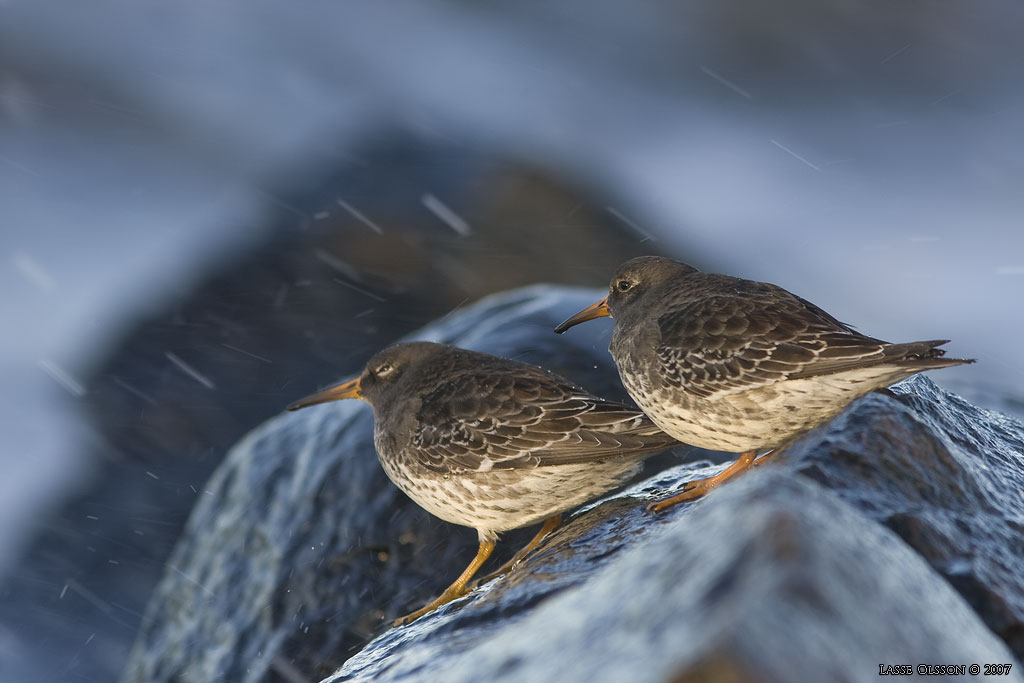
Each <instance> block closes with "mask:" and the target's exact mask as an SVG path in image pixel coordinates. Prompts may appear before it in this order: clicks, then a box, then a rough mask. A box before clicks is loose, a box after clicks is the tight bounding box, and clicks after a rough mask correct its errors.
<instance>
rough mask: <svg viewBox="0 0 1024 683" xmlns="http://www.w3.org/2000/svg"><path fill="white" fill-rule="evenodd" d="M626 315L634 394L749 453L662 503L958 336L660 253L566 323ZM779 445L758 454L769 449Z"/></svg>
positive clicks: (626, 353)
mask: <svg viewBox="0 0 1024 683" xmlns="http://www.w3.org/2000/svg"><path fill="white" fill-rule="evenodd" d="M602 316H611V317H612V318H614V319H615V328H614V331H613V332H612V339H611V345H610V346H609V351H611V354H612V358H614V360H615V364H616V366H617V367H618V370H619V377H620V378H621V379H622V384H623V385H624V386H625V387H626V390H627V391H628V392H629V395H630V396H632V398H633V400H634V401H636V403H637V405H638V406H640V409H641V410H643V411H644V412H645V413H646V414H647V415H648V416H649V417H650V418H651V419H652V420H653V421H654V423H655V424H657V425H658V426H659V427H661V428H662V429H663V430H665V432H666V433H668V434H670V435H672V436H674V437H675V438H677V439H679V440H680V441H682V442H684V443H687V444H690V445H693V446H699V447H701V448H708V449H711V450H716V451H730V452H739V453H741V455H740V457H739V459H737V460H736V461H735V462H734V463H733V464H731V465H730V466H729V467H728V468H726V469H725V470H724V471H723V472H721V473H720V474H717V475H715V476H713V477H708V478H705V479H701V480H697V481H693V482H689V483H688V484H687V485H686V486H685V487H684V489H683V491H682V492H681V493H679V494H678V495H675V496H672V497H670V498H667V499H665V500H662V501H659V502H657V503H653V504H652V505H651V506H649V508H650V509H651V510H653V511H655V512H660V511H661V510H664V509H666V508H668V507H670V506H672V505H675V504H677V503H681V502H684V501H688V500H693V499H695V498H699V497H700V496H703V495H705V494H706V493H708V492H709V491H710V490H712V489H713V488H714V487H716V486H718V485H719V484H721V483H722V482H724V481H727V480H728V479H730V478H732V477H734V476H736V475H737V474H740V473H741V472H743V471H745V470H746V469H748V468H749V467H751V466H753V465H755V463H756V464H760V463H761V462H762V461H763V460H764V459H765V458H767V457H769V456H770V455H771V454H772V453H774V451H775V449H778V448H779V447H780V446H783V445H785V444H786V443H788V442H790V441H792V440H793V439H794V438H796V437H797V436H799V435H800V434H803V433H804V432H806V431H808V430H810V429H813V428H814V427H816V426H817V425H819V424H821V423H822V422H824V421H826V420H828V419H830V418H832V417H834V416H835V415H837V414H838V413H840V412H841V411H842V410H843V409H844V408H845V407H846V406H847V405H848V404H849V403H850V402H851V401H853V400H854V399H856V398H858V397H860V396H863V395H864V394H866V393H868V392H869V391H872V390H874V389H879V388H882V387H886V386H888V385H890V384H893V383H894V382H898V381H899V380H901V379H904V378H906V377H909V376H910V375H913V374H915V373H918V372H921V371H923V370H933V369H936V368H945V367H950V366H953V365H961V364H964V363H973V362H974V361H973V360H966V359H958V358H943V354H944V353H945V351H943V350H942V349H940V348H938V347H939V346H942V345H943V344H945V343H947V341H948V340H945V339H939V340H932V341H919V342H908V343H902V344H892V343H889V342H886V341H882V340H881V339H875V338H873V337H868V336H866V335H863V334H860V333H859V332H857V331H855V330H854V329H852V328H851V327H850V326H849V325H846V324H844V323H841V322H839V321H838V320H836V319H835V318H834V317H832V316H831V315H829V314H828V313H826V312H825V311H824V310H822V309H821V308H819V307H818V306H815V305H814V304H812V303H811V302H809V301H807V300H805V299H802V298H800V297H799V296H797V295H795V294H791V293H790V292H787V291H786V290H785V289H783V288H781V287H778V286H776V285H772V284H769V283H766V282H755V281H753V280H743V279H740V278H737V277H731V276H728V275H716V274H712V273H702V272H700V271H698V270H697V269H696V268H693V267H692V266H689V265H686V264H685V263H679V262H678V261H673V260H671V259H668V258H663V257H659V256H641V257H639V258H634V259H631V260H629V261H626V262H625V263H624V264H622V265H621V266H620V267H619V269H618V270H617V271H616V272H615V275H614V276H613V277H612V280H611V284H610V285H609V289H608V296H607V297H605V298H604V299H602V300H601V301H598V302H597V303H595V304H594V305H592V306H589V307H588V308H585V309H584V310H582V311H580V312H579V313H577V314H576V315H574V316H572V317H571V318H569V319H568V320H566V321H565V322H563V323H562V324H561V325H559V326H558V327H557V328H555V332H557V333H559V334H561V333H562V332H565V331H566V330H567V329H569V328H570V327H572V326H573V325H577V324H579V323H582V322H585V321H587V320H593V319H594V318H599V317H602ZM763 451H771V452H770V453H768V454H767V455H764V456H762V457H761V459H758V457H757V456H758V454H759V453H761V452H763Z"/></svg>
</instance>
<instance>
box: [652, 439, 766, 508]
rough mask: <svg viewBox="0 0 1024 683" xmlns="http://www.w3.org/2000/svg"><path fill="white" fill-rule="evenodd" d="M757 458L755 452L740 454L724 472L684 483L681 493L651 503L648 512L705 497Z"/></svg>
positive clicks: (741, 471)
mask: <svg viewBox="0 0 1024 683" xmlns="http://www.w3.org/2000/svg"><path fill="white" fill-rule="evenodd" d="M755 458H757V451H747V452H746V453H741V454H740V457H739V458H738V459H737V460H736V462H734V463H733V464H731V465H729V466H728V467H726V468H725V469H724V470H722V471H721V472H719V473H718V474H716V475H715V476H713V477H706V478H704V479H697V480H696V481H688V482H686V486H684V487H683V491H682V493H677V494H676V495H674V496H672V497H671V498H666V499H664V500H659V501H658V502H656V503H651V504H650V505H648V506H647V509H648V510H649V511H650V512H662V511H663V510H667V509H668V508H670V507H672V506H673V505H678V504H679V503H685V502H686V501H688V500H696V499H697V498H700V497H701V496H705V495H707V494H708V493H709V492H710V491H711V489H713V488H715V487H716V486H718V485H719V484H721V483H722V482H724V481H728V480H729V479H732V478H733V477H735V476H736V475H737V474H741V473H743V472H745V471H746V470H747V469H749V468H750V466H751V465H753V464H754V459H755Z"/></svg>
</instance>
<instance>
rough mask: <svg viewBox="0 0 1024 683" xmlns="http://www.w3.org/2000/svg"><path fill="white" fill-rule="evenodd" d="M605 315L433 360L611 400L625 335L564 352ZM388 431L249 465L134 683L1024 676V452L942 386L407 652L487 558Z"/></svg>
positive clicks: (628, 514) (605, 534)
mask: <svg viewBox="0 0 1024 683" xmlns="http://www.w3.org/2000/svg"><path fill="white" fill-rule="evenodd" d="M595 293H596V292H592V291H591V292H578V291H577V292H574V291H571V290H559V289H555V288H543V287H535V288H531V289H527V290H520V291H516V292H510V293H507V294H503V295H500V296H499V297H496V298H493V299H490V300H488V301H485V302H481V304H479V305H477V306H474V307H471V308H470V309H468V310H466V311H463V312H461V313H459V314H456V315H452V316H449V317H448V318H446V319H445V320H443V321H441V322H439V323H438V324H436V325H433V326H431V327H429V328H427V330H425V331H424V333H423V335H422V337H423V338H428V339H443V340H446V341H452V342H455V343H458V344H461V345H465V346H470V347H474V348H480V349H483V350H487V351H490V352H492V353H499V354H502V355H508V356H514V357H519V358H523V359H525V360H527V361H530V362H535V363H539V364H543V365H547V366H549V367H552V368H553V369H555V370H557V371H559V372H562V373H564V374H567V375H569V376H570V377H572V378H573V379H575V380H576V381H578V382H580V383H581V384H584V385H585V386H588V387H591V388H593V389H594V390H595V391H598V392H605V393H611V391H610V390H611V389H613V388H614V387H615V385H616V383H617V382H616V379H615V377H614V371H613V369H612V367H611V365H610V362H609V359H608V356H607V355H606V354H605V352H604V350H603V346H604V343H605V341H606V338H607V337H606V333H607V325H605V327H599V328H597V330H595V334H594V335H593V336H588V335H577V336H576V337H566V338H562V337H556V336H555V335H552V334H550V333H548V330H549V329H550V327H551V326H552V324H553V323H555V322H556V321H558V320H560V319H561V318H562V317H563V316H564V315H566V314H567V313H570V312H572V311H574V310H576V309H577V308H578V307H579V306H580V305H581V304H583V303H586V302H588V301H590V300H592V299H593V297H594V296H595ZM595 339H600V340H601V341H598V342H597V343H596V344H595V343H594V340H595ZM587 340H590V341H589V342H588V341H587ZM595 365H596V366H597V367H594V366H595ZM370 425H371V421H370V415H369V411H368V410H367V409H366V408H365V407H362V406H359V405H345V404H330V405H328V406H323V407H321V408H318V409H316V410H315V411H307V412H303V413H296V414H294V415H285V416H282V417H279V418H277V419H275V420H274V421H272V422H270V423H268V424H267V425H265V426H264V427H262V428H260V429H259V430H258V431H257V432H255V433H254V434H253V435H250V437H248V438H247V439H246V440H245V441H244V442H243V443H242V444H240V445H239V446H238V447H237V448H236V449H235V450H234V451H232V453H231V455H230V456H229V459H228V460H227V462H225V464H224V465H223V466H222V468H221V469H220V470H219V471H218V472H217V474H216V475H215V476H214V478H213V480H212V481H211V484H210V485H209V486H208V487H207V488H208V489H209V491H210V492H211V494H212V495H211V496H209V497H204V498H203V499H202V500H201V502H200V503H199V505H198V506H197V508H196V511H195V513H194V514H193V516H192V518H191V520H190V522H189V527H188V530H187V532H186V534H185V536H184V538H183V539H182V541H181V543H180V544H179V546H178V549H177V550H176V551H175V554H174V556H173V557H172V560H171V562H170V565H171V568H170V569H169V570H168V571H167V572H166V574H165V576H164V579H163V581H162V582H161V584H160V587H159V589H158V590H157V592H156V594H155V596H154V599H153V601H152V603H151V605H150V608H149V610H148V611H147V616H146V620H145V625H144V628H143V630H142V633H141V636H140V639H139V641H138V643H137V645H136V648H135V650H134V652H133V655H132V658H131V661H130V663H129V667H128V669H127V671H126V673H125V677H124V679H123V680H124V681H125V683H133V682H136V681H139V682H141V681H172V680H186V681H213V680H232V681H265V680H308V679H309V678H311V677H316V676H320V675H323V674H324V672H325V671H326V670H329V669H331V668H332V667H335V666H338V665H341V664H342V663H343V662H345V660H348V661H347V663H345V665H344V667H343V668H342V669H341V671H340V672H339V673H338V674H336V675H335V676H333V677H332V678H331V680H375V681H376V680H379V681H388V680H409V681H420V680H422V681H436V680H451V681H462V680H465V681H476V680H531V681H532V680H552V681H555V680H557V681H559V682H560V683H564V682H565V681H573V680H579V681H584V680H586V681H592V680H602V681H603V680H609V681H611V680H638V681H640V680H651V681H664V680H678V681H690V680H728V681H733V680H735V681H740V680H764V681H787V680H811V679H814V680H837V681H846V680H851V681H859V680H864V681H867V680H875V677H876V676H877V675H878V668H877V667H878V665H879V664H885V663H892V664H903V663H911V664H913V665H914V666H916V665H917V664H920V663H925V664H929V663H934V664H961V663H962V664H970V663H983V664H984V663H1012V664H1015V665H1016V662H1015V660H1014V659H1013V657H1014V656H1015V655H1014V654H1013V653H1012V652H1011V647H1012V648H1015V649H1017V652H1016V656H1018V657H1019V656H1020V655H1021V652H1020V650H1019V642H1018V641H1017V640H1016V639H1015V638H1016V636H1015V634H1016V633H1019V628H1020V623H1021V622H1020V620H1019V612H1017V611H1015V610H1016V609H1017V606H1019V605H1020V600H1021V596H1022V593H1024V588H1022V587H1024V582H1021V581H1020V579H1019V576H1020V574H1019V572H1020V571H1021V567H1022V566H1024V564H1022V560H1024V557H1022V555H1021V547H1020V534H1019V531H1020V529H1021V528H1022V526H1021V521H1022V519H1024V504H1022V501H1021V497H1020V491H1021V490H1022V489H1021V486H1020V484H1021V482H1020V477H1021V476H1022V467H1021V462H1020V459H1021V457H1022V455H1021V454H1022V452H1024V449H1022V446H1024V427H1022V426H1021V425H1020V424H1019V423H1017V422H1015V421H1013V420H1011V419H1008V418H1005V417H1003V416H1000V415H996V414H993V413H989V412H987V411H983V410H980V409H978V408H975V407H974V406H971V405H969V404H967V403H965V402H963V401H962V400H960V399H958V398H957V397H955V396H952V395H950V394H947V393H945V392H943V391H941V390H940V389H938V388H937V387H935V385H934V384H933V383H931V382H930V381H929V380H927V379H925V378H916V379H913V380H910V381H907V382H905V383H903V384H901V385H898V386H897V387H895V388H894V389H893V390H892V393H891V394H882V393H879V394H873V395H871V396H868V397H865V398H864V399H861V400H860V401H858V402H857V403H855V404H854V405H853V406H851V408H850V410H848V411H847V412H846V413H845V414H844V415H843V416H841V417H840V418H838V419H836V420H834V421H833V422H831V423H830V424H828V425H825V426H823V427H821V428H819V429H817V430H815V431H813V432H811V433H809V434H808V435H806V436H805V437H803V438H802V439H801V440H799V441H798V442H796V443H795V444H793V445H792V446H791V447H790V448H789V449H787V450H785V451H784V452H782V453H781V454H780V455H779V456H777V457H776V458H775V459H774V460H773V461H771V463H770V464H769V465H766V466H764V467H761V468H758V469H757V470H755V471H754V472H752V473H750V474H748V475H745V476H744V477H743V478H741V479H739V480H737V481H736V482H734V483H731V484H729V485H728V486H725V487H722V489H720V490H718V491H716V492H715V493H714V494H712V495H711V496H709V497H708V498H706V499H704V500H702V501H699V502H697V503H695V504H692V505H688V506H680V507H676V508H673V509H672V510H671V511H669V512H668V513H666V514H664V515H662V516H657V517H653V516H651V515H649V514H647V513H646V512H645V511H644V506H643V504H644V502H646V501H647V500H649V499H651V498H653V497H655V496H660V495H662V494H663V493H665V492H666V490H669V489H673V490H674V489H676V488H678V487H679V486H681V485H682V483H683V482H684V481H686V480H689V479H693V478H696V477H698V476H704V475H706V474H709V473H711V472H712V471H713V470H711V469H710V467H700V468H698V467H695V466H693V465H687V466H676V467H673V468H671V469H668V470H666V471H664V472H662V473H660V474H658V475H656V476H654V477H651V478H649V479H647V480H646V481H644V482H642V483H640V484H638V485H637V486H635V487H634V488H633V489H630V490H627V491H626V492H624V493H622V494H619V495H616V496H612V497H609V498H608V499H606V500H605V501H603V502H600V503H599V504H593V505H590V506H586V507H585V508H584V509H583V510H582V511H581V512H579V513H578V514H577V515H576V516H575V517H574V518H573V519H572V521H571V522H570V523H569V524H567V525H566V526H565V527H563V528H562V529H560V530H559V531H557V532H556V533H555V534H554V535H553V536H552V537H551V538H549V539H548V540H547V541H546V542H545V543H544V544H543V545H542V546H541V548H540V549H539V551H538V552H537V553H536V554H534V555H533V556H532V557H531V558H529V559H528V560H527V561H526V562H525V563H524V565H523V566H522V567H520V568H519V569H518V570H517V571H515V572H513V573H511V574H509V575H507V576H505V577H502V578H499V579H497V580H495V581H493V582H491V583H489V584H487V585H486V586H484V587H483V589H481V590H480V591H478V592H477V593H475V594H473V595H472V596H470V597H469V598H468V599H465V600H461V601H459V602H457V603H454V604H453V605H451V606H447V607H445V608H444V609H443V610H441V611H440V612H438V613H436V614H434V615H430V616H428V617H425V618H423V619H422V620H420V621H418V622H416V623H415V624H413V625H412V626H410V627H406V628H402V629H387V627H386V626H385V625H384V623H382V621H383V620H387V619H389V618H390V617H392V616H395V615H397V614H400V613H402V612H403V611H405V610H407V609H409V608H410V607H412V606H414V605H416V604H417V603H419V602H420V601H422V600H424V599H426V598H428V597H430V596H432V595H433V594H434V593H436V592H437V591H439V590H440V589H442V588H443V587H444V586H445V585H446V584H447V583H448V581H449V580H450V578H451V576H452V575H453V573H454V572H457V571H458V570H459V569H460V568H461V567H462V565H463V564H464V563H465V560H466V558H467V557H468V556H469V555H470V554H471V553H472V551H473V545H474V537H473V533H472V532H471V531H468V530H460V529H458V528H455V527H451V526H449V525H444V524H443V523H440V522H438V521H437V520H432V519H431V518H430V517H429V516H428V515H426V513H424V512H422V511H421V510H419V509H418V508H417V507H415V506H414V505H413V504H412V503H411V502H409V501H408V500H407V499H406V498H405V497H404V496H402V495H401V494H399V493H398V492H397V490H395V488H394V487H393V486H391V485H390V484H389V483H388V482H387V480H386V479H385V477H384V475H383V473H382V472H381V471H380V468H379V466H378V465H377V463H376V460H375V457H374V455H373V450H372V446H371V437H370ZM686 454H687V450H686V449H685V448H680V449H677V455H686ZM801 475H803V476H801ZM844 499H845V500H844ZM893 520H899V521H898V523H894V522H893ZM880 521H882V522H885V523H884V524H880V523H879V522H880ZM887 527H890V528H887ZM894 532H895V533H894ZM449 535H450V539H451V541H449V540H448V539H449ZM901 536H902V539H901V538H900V537H901ZM522 541H525V537H524V538H522V540H521V541H519V540H517V541H510V542H508V543H506V544H504V545H505V550H506V552H509V551H511V550H514V549H515V547H516V545H517V543H520V542H522ZM905 541H906V542H905ZM999 606H1002V609H1001V610H1000V609H998V607H999ZM374 631H378V632H379V631H384V632H383V635H381V636H380V637H379V638H377V639H376V640H374V641H373V642H371V643H370V644H369V645H368V646H366V647H365V648H364V649H363V650H362V651H360V652H355V650H356V648H357V647H358V645H359V643H360V641H361V640H363V639H365V638H367V637H369V636H370V635H371V634H372V633H373V632H374ZM993 631H995V633H993ZM1000 638H1002V640H1001V639H1000ZM1004 641H1005V642H1004ZM1007 642H1008V643H1009V644H1010V647H1007ZM211 643H216V644H217V646H216V647H212V646H211ZM176 677H177V678H176ZM1012 678H1016V680H1021V679H1020V677H1019V676H1018V673H1017V671H1016V670H1014V672H1013V675H1012V676H1011V679H1012Z"/></svg>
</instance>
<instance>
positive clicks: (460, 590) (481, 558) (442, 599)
mask: <svg viewBox="0 0 1024 683" xmlns="http://www.w3.org/2000/svg"><path fill="white" fill-rule="evenodd" d="M492 552H494V541H480V548H479V549H478V550H477V551H476V557H474V558H473V561H472V562H470V563H469V566H468V567H466V569H465V571H463V572H462V573H461V574H459V578H457V579H455V583H453V584H452V585H450V586H448V588H446V589H445V591H444V593H441V595H439V596H437V598H436V599H434V600H431V601H430V602H428V603H427V604H426V605H424V606H423V607H422V608H420V609H418V610H416V611H415V612H413V613H412V614H407V615H405V616H404V617H400V618H398V619H395V620H394V621H393V622H391V625H392V626H401V625H402V624H408V623H410V622H413V621H416V620H417V619H419V618H420V617H422V616H423V615H424V614H427V613H428V612H433V611H434V610H435V609H437V608H438V607H440V606H441V605H446V604H448V603H449V602H451V601H452V600H457V599H459V598H461V597H462V596H463V595H465V594H466V593H468V592H469V591H468V590H467V589H466V584H467V583H469V580H470V579H472V578H473V576H474V575H475V574H476V573H477V572H478V571H479V570H480V567H481V565H483V563H484V562H486V561H487V558H488V557H490V556H491V553H492Z"/></svg>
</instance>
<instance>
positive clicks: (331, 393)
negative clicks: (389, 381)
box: [288, 377, 363, 410]
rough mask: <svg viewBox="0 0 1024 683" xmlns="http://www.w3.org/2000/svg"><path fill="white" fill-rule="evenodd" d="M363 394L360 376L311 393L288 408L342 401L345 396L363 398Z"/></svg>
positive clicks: (295, 408) (294, 408)
mask: <svg viewBox="0 0 1024 683" xmlns="http://www.w3.org/2000/svg"><path fill="white" fill-rule="evenodd" d="M362 397H363V395H362V394H361V393H359V378H358V377H356V378H355V379H351V380H349V381H347V382H345V383H344V384H337V385H335V386H333V387H330V388H328V389H324V390H323V391H318V392H317V393H315V394H310V395H309V396H307V397H306V398H300V399H299V400H298V401H296V402H295V403H293V404H291V405H290V406H288V410H298V409H299V408H305V407H307V406H315V405H316V404H317V403H327V402H328V401H340V400H341V399H343V398H362Z"/></svg>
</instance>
